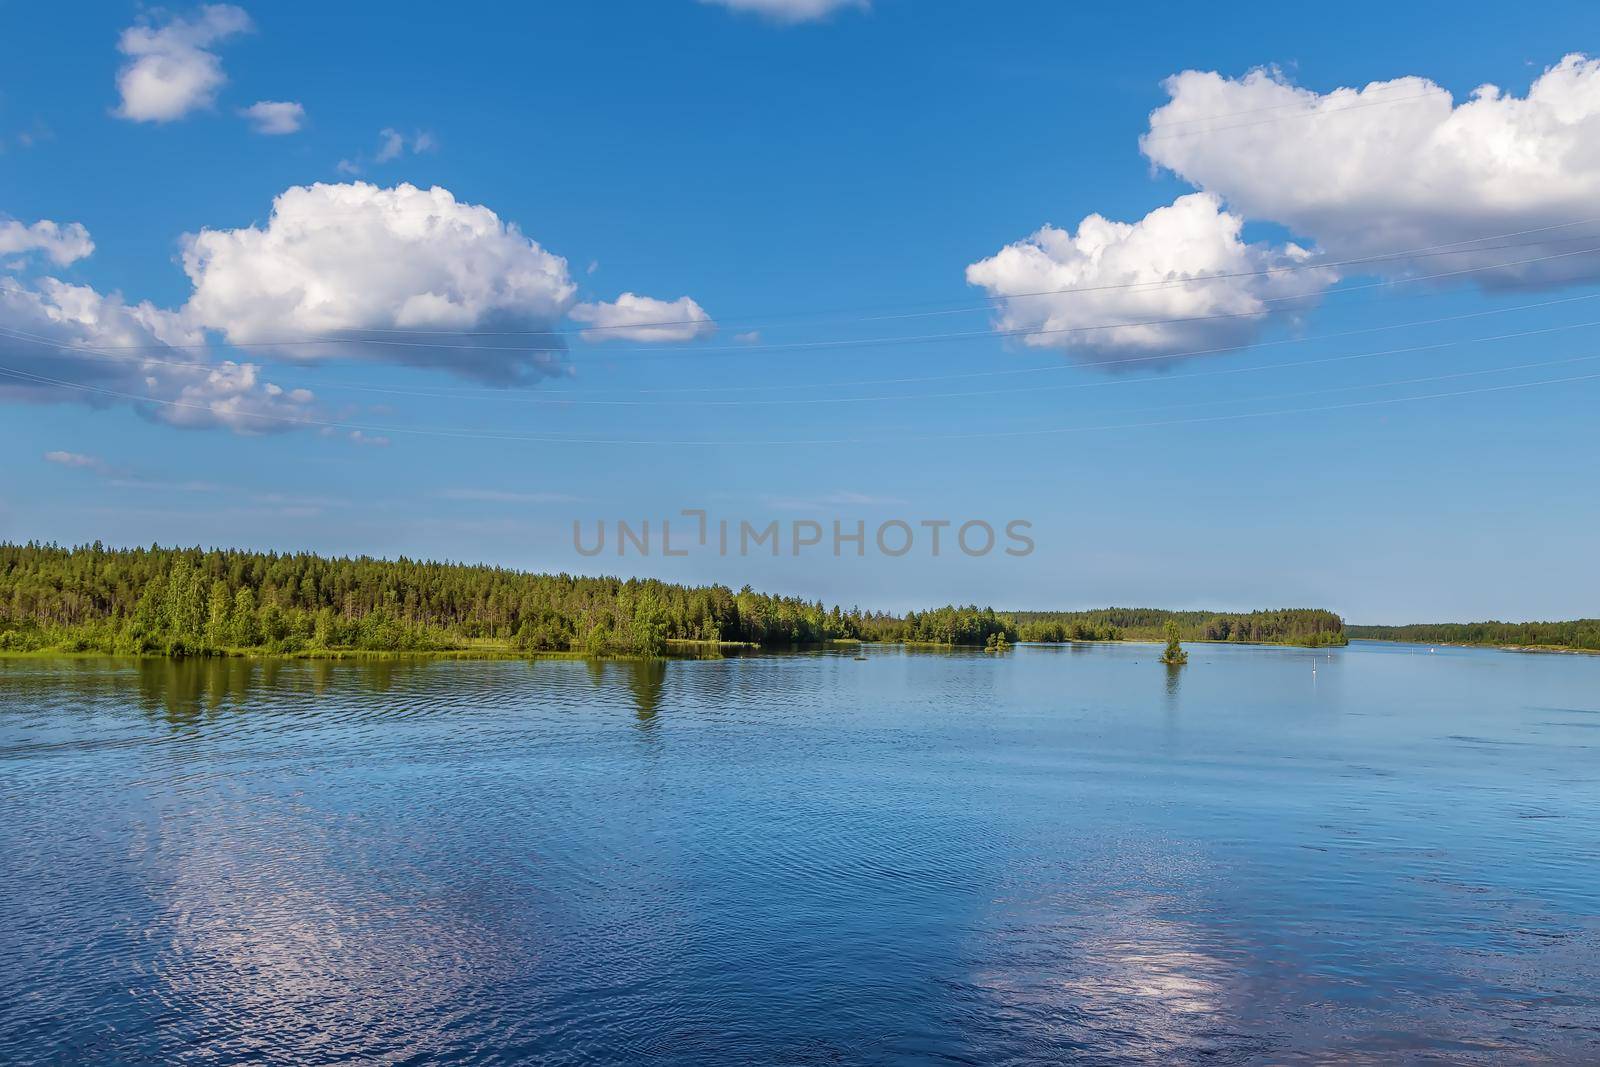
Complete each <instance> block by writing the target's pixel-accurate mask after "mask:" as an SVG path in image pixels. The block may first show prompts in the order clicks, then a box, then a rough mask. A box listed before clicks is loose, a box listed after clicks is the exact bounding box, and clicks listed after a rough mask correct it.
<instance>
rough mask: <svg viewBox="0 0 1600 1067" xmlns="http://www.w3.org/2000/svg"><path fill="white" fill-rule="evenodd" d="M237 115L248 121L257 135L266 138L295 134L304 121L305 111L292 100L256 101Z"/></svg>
mask: <svg viewBox="0 0 1600 1067" xmlns="http://www.w3.org/2000/svg"><path fill="white" fill-rule="evenodd" d="M239 114H240V115H242V116H244V117H245V118H247V119H249V120H250V124H251V125H252V126H253V127H254V128H255V131H256V132H257V133H264V134H266V135H268V136H279V135H282V134H286V133H295V132H297V131H299V129H300V127H302V126H304V125H305V121H306V109H305V108H304V107H303V106H302V105H300V104H297V103H295V102H294V101H292V100H257V101H256V102H255V103H253V104H251V105H250V106H249V107H247V108H244V109H243V110H241V111H240V112H239Z"/></svg>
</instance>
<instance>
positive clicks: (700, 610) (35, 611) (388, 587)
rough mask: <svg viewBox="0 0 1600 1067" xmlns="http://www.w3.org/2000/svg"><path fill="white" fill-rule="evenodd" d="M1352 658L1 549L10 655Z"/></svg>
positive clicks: (1322, 619)
mask: <svg viewBox="0 0 1600 1067" xmlns="http://www.w3.org/2000/svg"><path fill="white" fill-rule="evenodd" d="M1168 618H1173V619H1176V620H1177V621H1178V623H1179V626H1180V629H1181V632H1182V633H1183V635H1184V637H1185V639H1187V640H1195V641H1199V640H1232V641H1273V642H1291V643H1298V644H1339V643H1343V636H1342V632H1341V629H1340V622H1339V618H1338V616H1336V615H1332V614H1331V613H1329V612H1319V611H1274V612H1253V613H1251V614H1249V615H1217V614H1212V613H1208V612H1178V613H1172V612H1163V611H1156V610H1151V609H1123V608H1111V609H1107V610H1105V611H1095V612H1022V613H1018V614H1015V615H1012V614H1003V613H996V612H995V611H994V610H993V609H991V608H979V607H977V606H976V605H967V606H962V607H957V606H953V605H952V606H949V607H943V608H935V609H932V610H929V611H923V612H908V613H907V614H905V615H904V616H896V615H891V614H888V613H883V612H871V611H862V610H860V609H857V608H851V609H849V610H845V609H843V608H840V607H838V606H834V607H831V608H828V607H824V606H823V605H822V603H820V602H814V601H808V600H804V599H801V598H797V597H783V596H771V595H767V594H762V593H757V592H754V591H752V590H751V589H750V588H749V587H748V586H746V587H745V588H743V589H741V590H739V591H737V592H735V591H734V590H732V589H729V588H727V587H726V586H719V585H712V586H685V585H676V584H671V583H666V582H659V581H654V580H650V579H632V578H630V579H621V578H607V577H599V578H588V577H579V576H575V575H569V574H529V573H524V572H521V571H514V570H508V569H505V568H501V567H489V566H482V565H470V564H459V563H439V562H428V561H420V560H409V559H398V560H380V559H371V558H367V557H360V558H354V559H351V558H327V557H322V556H316V555H312V554H310V553H290V554H280V553H274V552H245V551H234V550H218V549H211V550H206V549H200V548H161V547H158V546H151V547H149V548H109V547H106V546H105V545H102V544H100V543H98V542H97V543H95V544H93V545H85V546H81V547H78V548H63V547H60V546H57V545H47V544H37V543H29V544H26V545H18V544H0V651H44V650H62V651H83V652H89V651H94V652H115V653H127V654H163V655H210V654H223V653H229V652H240V651H251V650H257V651H270V652H275V653H284V654H293V653H301V652H317V651H332V650H344V649H349V650H359V651H446V650H474V649H485V648H491V649H498V650H503V651H508V652H569V651H570V652H578V653H583V654H586V655H593V656H603V655H641V656H656V655H660V654H661V653H662V652H663V651H664V650H665V649H666V647H667V646H668V644H669V643H670V642H674V641H677V642H684V641H698V642H741V643H747V644H752V645H762V646H785V645H797V644H817V643H821V642H827V641H837V640H862V641H906V642H919V643H929V644H939V645H971V646H974V647H989V648H1002V647H1005V646H1008V645H1009V644H1011V643H1012V642H1015V641H1019V640H1021V641H1049V642H1060V641H1084V640H1120V639H1121V638H1123V637H1124V636H1127V637H1145V636H1147V635H1158V634H1159V633H1160V632H1161V629H1162V627H1163V625H1164V624H1165V621H1166V620H1167V619H1168Z"/></svg>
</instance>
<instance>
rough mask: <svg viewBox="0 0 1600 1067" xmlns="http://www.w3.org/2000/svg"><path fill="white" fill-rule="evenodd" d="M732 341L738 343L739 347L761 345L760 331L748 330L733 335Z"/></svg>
mask: <svg viewBox="0 0 1600 1067" xmlns="http://www.w3.org/2000/svg"><path fill="white" fill-rule="evenodd" d="M733 339H734V341H736V342H738V343H739V344H741V345H754V344H760V343H761V331H760V330H748V331H746V332H744V333H736V334H734V335H733Z"/></svg>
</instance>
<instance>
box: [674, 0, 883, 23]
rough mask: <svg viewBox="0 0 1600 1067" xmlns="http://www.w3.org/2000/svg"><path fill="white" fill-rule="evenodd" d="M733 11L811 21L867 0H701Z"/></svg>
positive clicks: (862, 4)
mask: <svg viewBox="0 0 1600 1067" xmlns="http://www.w3.org/2000/svg"><path fill="white" fill-rule="evenodd" d="M700 2H701V3H703V4H717V5H718V6H721V7H725V8H728V9H730V10H732V11H748V12H751V13H752V14H756V15H763V16H765V17H767V18H770V19H775V20H776V21H778V22H809V21H811V20H813V19H820V18H826V17H827V16H829V15H831V14H833V13H834V12H835V11H838V10H840V9H841V8H846V7H866V6H868V5H867V0H700Z"/></svg>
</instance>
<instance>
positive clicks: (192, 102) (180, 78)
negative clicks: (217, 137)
mask: <svg viewBox="0 0 1600 1067" xmlns="http://www.w3.org/2000/svg"><path fill="white" fill-rule="evenodd" d="M250 29H251V23H250V16H249V15H247V14H245V12H244V10H243V9H242V8H238V7H234V6H233V5H232V4H209V5H207V6H205V7H202V8H201V9H200V10H199V12H197V13H196V14H195V16H194V17H192V18H187V19H185V18H173V19H169V20H167V21H166V22H163V23H160V24H145V25H138V26H130V27H128V28H127V29H126V30H124V31H123V32H122V37H121V39H120V40H119V41H118V42H117V50H118V51H120V52H121V53H122V54H123V55H125V56H127V57H128V62H127V63H126V64H124V65H123V67H122V69H121V70H120V71H119V72H118V73H117V89H118V91H119V92H121V94H122V104H121V105H120V106H119V107H118V108H117V112H116V113H117V114H118V115H120V116H121V117H122V118H125V119H131V120H133V121H135V122H171V121H172V120H174V119H179V118H182V117H183V116H184V115H187V114H188V113H189V112H191V111H194V110H196V109H197V108H203V107H210V106H211V105H212V104H213V103H214V102H215V101H216V95H217V90H218V89H220V88H221V87H222V86H223V84H224V83H225V82H226V81H227V80H228V79H227V76H226V75H224V74H223V73H222V61H221V60H220V59H218V58H217V55H216V53H215V52H212V51H210V49H211V48H212V46H214V45H216V44H219V43H221V42H222V41H225V40H227V39H228V38H229V37H233V36H236V35H238V34H241V33H245V32H247V31H249V30H250Z"/></svg>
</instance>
